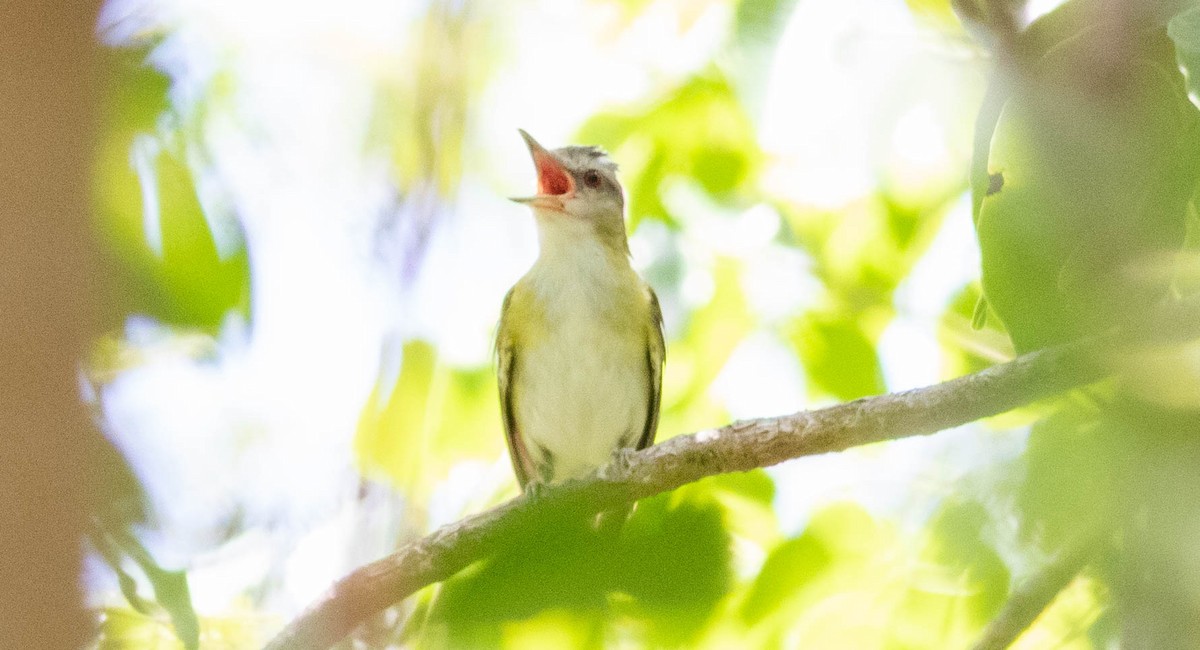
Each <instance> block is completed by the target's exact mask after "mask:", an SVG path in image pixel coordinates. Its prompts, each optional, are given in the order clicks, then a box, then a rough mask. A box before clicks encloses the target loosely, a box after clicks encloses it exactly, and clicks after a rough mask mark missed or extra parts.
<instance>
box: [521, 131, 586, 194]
mask: <svg viewBox="0 0 1200 650" xmlns="http://www.w3.org/2000/svg"><path fill="white" fill-rule="evenodd" d="M517 131H520V133H521V137H522V138H525V144H526V145H527V146H528V147H529V155H531V156H533V164H534V166H535V167H537V175H538V190H537V191H538V193H537V194H535V195H534V196H523V197H515V198H513V199H512V200H513V201H516V202H517V203H524V204H525V205H528V206H530V207H534V208H542V209H545V210H555V211H558V212H565V211H566V210H565V208H564V207H563V200H565V199H569V198H571V197H573V196H575V180H574V179H572V178H571V174H569V173H567V170H566V169H565V168H564V167H563V166H562V163H561V162H559V161H558V158H555V157H554V154H552V153H550V152H549V151H547V150H546V148H545V147H543V146H542V145H540V144H538V142H537V140H534V139H533V136H531V135H529V134H528V133H526V132H525V131H524V130H522V129H517Z"/></svg>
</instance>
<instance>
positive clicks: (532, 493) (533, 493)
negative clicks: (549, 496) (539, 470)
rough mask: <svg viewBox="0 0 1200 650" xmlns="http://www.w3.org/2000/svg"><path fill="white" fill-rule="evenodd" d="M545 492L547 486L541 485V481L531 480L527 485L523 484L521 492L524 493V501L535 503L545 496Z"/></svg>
mask: <svg viewBox="0 0 1200 650" xmlns="http://www.w3.org/2000/svg"><path fill="white" fill-rule="evenodd" d="M547 490H548V487H547V485H546V484H545V483H543V482H542V480H541V479H536V478H531V479H529V481H528V482H527V483H525V487H524V488H523V490H522V491H523V492H524V493H525V498H526V499H528V500H529V501H531V502H537V501H539V500H541V499H542V497H544V496H546V492H547Z"/></svg>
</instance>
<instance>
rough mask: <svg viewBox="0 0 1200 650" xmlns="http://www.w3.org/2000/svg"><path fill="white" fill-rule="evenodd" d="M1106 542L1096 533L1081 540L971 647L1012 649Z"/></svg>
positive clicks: (1018, 592) (1028, 584) (1020, 592)
mask: <svg viewBox="0 0 1200 650" xmlns="http://www.w3.org/2000/svg"><path fill="white" fill-rule="evenodd" d="M1102 540H1103V538H1102V537H1101V536H1100V535H1099V534H1095V533H1093V534H1090V535H1085V536H1083V537H1081V538H1080V539H1079V540H1077V541H1076V542H1075V543H1074V544H1072V545H1069V546H1068V547H1066V548H1065V549H1064V550H1063V551H1062V552H1061V553H1060V554H1059V556H1058V557H1057V558H1055V559H1054V561H1052V562H1050V564H1048V565H1047V566H1045V567H1043V568H1042V569H1041V570H1040V571H1038V572H1037V573H1036V574H1034V575H1033V576H1030V578H1029V579H1028V580H1025V581H1024V582H1022V583H1021V584H1020V585H1018V586H1017V588H1016V589H1015V590H1014V591H1013V593H1012V595H1011V596H1009V598H1008V602H1006V603H1005V604H1004V609H1002V610H1001V611H1000V613H999V614H998V615H997V616H996V617H995V618H994V619H992V622H991V623H989V624H988V626H987V629H986V630H984V632H983V634H982V635H981V636H980V638H979V640H978V641H976V642H975V645H973V646H971V648H972V650H1004V649H1005V648H1007V647H1009V646H1011V645H1012V644H1013V642H1015V641H1016V640H1017V638H1019V637H1020V636H1021V634H1023V633H1024V632H1025V630H1027V629H1029V626H1030V625H1033V622H1034V621H1035V620H1037V618H1038V617H1039V616H1041V615H1042V612H1044V611H1045V610H1046V608H1048V607H1049V606H1050V604H1051V603H1053V602H1054V600H1055V599H1056V598H1057V597H1058V594H1059V593H1061V592H1062V590H1063V589H1066V587H1067V585H1068V584H1070V583H1071V581H1072V580H1074V579H1075V576H1076V575H1078V574H1079V572H1080V571H1081V570H1082V569H1083V567H1084V565H1086V564H1087V562H1088V560H1090V559H1091V558H1092V556H1093V555H1095V554H1096V552H1097V550H1098V548H1099V546H1100V543H1101V541H1102Z"/></svg>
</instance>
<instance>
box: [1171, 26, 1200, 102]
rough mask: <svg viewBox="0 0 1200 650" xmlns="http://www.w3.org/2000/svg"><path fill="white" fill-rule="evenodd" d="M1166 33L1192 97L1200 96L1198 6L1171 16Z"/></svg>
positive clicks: (1199, 27)
mask: <svg viewBox="0 0 1200 650" xmlns="http://www.w3.org/2000/svg"><path fill="white" fill-rule="evenodd" d="M1167 35H1169V36H1170V37H1171V40H1172V41H1173V42H1174V43H1175V56H1176V58H1178V60H1179V65H1180V66H1182V67H1183V70H1184V73H1185V75H1186V77H1187V87H1188V90H1189V91H1190V92H1191V95H1192V97H1196V96H1200V6H1193V7H1190V8H1188V9H1186V10H1184V11H1182V12H1180V13H1179V14H1177V15H1176V16H1175V17H1174V18H1172V19H1171V22H1169V23H1167ZM1193 102H1195V100H1194V99H1193Z"/></svg>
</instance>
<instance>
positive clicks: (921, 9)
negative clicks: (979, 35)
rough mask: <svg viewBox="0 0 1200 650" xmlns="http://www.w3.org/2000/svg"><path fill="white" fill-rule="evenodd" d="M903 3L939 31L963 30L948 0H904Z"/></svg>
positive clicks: (960, 31)
mask: <svg viewBox="0 0 1200 650" xmlns="http://www.w3.org/2000/svg"><path fill="white" fill-rule="evenodd" d="M904 4H906V5H908V8H909V10H910V11H912V13H913V15H914V16H916V17H917V18H919V19H921V20H922V21H923V22H926V23H928V24H930V25H932V26H933V27H935V28H936V29H938V30H939V31H943V32H957V33H962V32H963V26H962V23H960V22H959V21H958V16H956V15H955V14H954V9H953V8H952V7H951V3H950V0H904Z"/></svg>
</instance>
